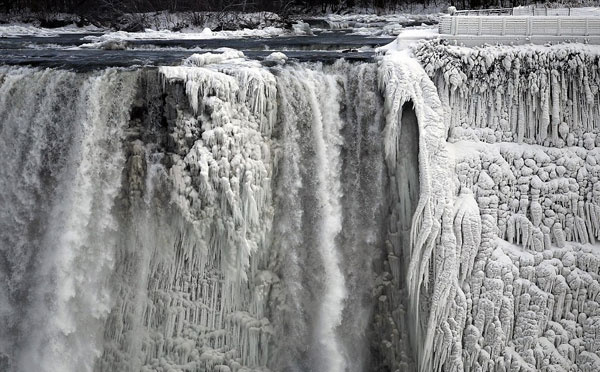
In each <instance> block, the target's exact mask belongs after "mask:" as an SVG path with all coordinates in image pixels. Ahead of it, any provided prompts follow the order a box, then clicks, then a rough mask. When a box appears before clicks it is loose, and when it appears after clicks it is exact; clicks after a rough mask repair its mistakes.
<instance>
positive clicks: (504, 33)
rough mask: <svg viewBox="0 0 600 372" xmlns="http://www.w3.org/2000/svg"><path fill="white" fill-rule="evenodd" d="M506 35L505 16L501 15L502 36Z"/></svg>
mask: <svg viewBox="0 0 600 372" xmlns="http://www.w3.org/2000/svg"><path fill="white" fill-rule="evenodd" d="M504 35H506V17H502V36H504Z"/></svg>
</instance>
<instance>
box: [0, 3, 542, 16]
mask: <svg viewBox="0 0 600 372" xmlns="http://www.w3.org/2000/svg"><path fill="white" fill-rule="evenodd" d="M535 2H536V1H529V0H449V1H448V0H424V1H414V0H0V11H2V12H13V11H22V10H30V11H33V12H48V13H50V12H63V13H72V14H77V15H85V16H90V15H94V14H115V13H133V12H153V11H162V10H168V11H173V12H179V11H245V12H249V11H272V12H276V13H289V12H291V11H293V10H296V11H323V12H338V11H343V10H345V9H350V8H353V7H362V8H374V9H382V10H393V9H397V8H410V7H417V8H418V7H430V6H438V5H439V6H444V5H446V4H448V3H451V4H452V5H455V6H456V7H457V8H459V9H477V8H488V7H512V6H518V5H527V4H530V3H535ZM538 2H539V1H538Z"/></svg>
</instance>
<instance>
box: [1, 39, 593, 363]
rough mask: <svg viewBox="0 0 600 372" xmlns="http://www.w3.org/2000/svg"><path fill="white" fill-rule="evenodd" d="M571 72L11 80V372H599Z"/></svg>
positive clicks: (471, 59)
mask: <svg viewBox="0 0 600 372" xmlns="http://www.w3.org/2000/svg"><path fill="white" fill-rule="evenodd" d="M419 48H420V49H419ZM561 48H563V47H562V46H556V53H555V52H552V50H554V49H551V53H554V54H555V55H554V54H552V55H551V58H550V57H548V58H546V57H544V56H542V57H540V56H541V55H542V54H543V53H542V51H541V50H536V51H534V52H531V53H530V54H531V56H529V57H527V58H526V63H522V62H523V60H520V58H521V56H522V54H521V53H522V51H518V52H514V51H513V52H510V51H508V52H507V51H506V50H502V51H501V53H500V52H491V53H488V52H487V51H486V50H482V51H477V52H473V53H471V52H468V53H467V52H465V51H464V50H462V49H457V48H454V47H449V46H446V45H443V44H436V43H434V42H431V43H429V44H423V45H421V46H420V47H418V48H417V49H415V51H414V52H415V53H416V55H417V58H419V60H420V62H419V61H417V59H415V58H413V57H412V56H410V54H409V53H407V52H389V53H388V54H387V55H385V56H384V57H381V58H378V61H377V63H365V62H355V63H349V62H347V61H343V60H340V61H337V62H335V63H333V64H331V65H323V64H320V63H298V62H294V61H291V60H288V61H287V62H286V59H285V58H284V57H285V56H282V55H279V54H277V55H274V56H272V58H271V57H270V58H268V59H266V60H265V61H263V62H258V61H252V60H248V59H246V58H245V57H244V55H243V54H242V53H241V52H237V51H231V50H227V51H224V52H223V53H220V54H211V53H206V54H203V55H194V56H192V57H190V58H189V59H187V60H186V61H184V63H183V64H182V65H181V66H164V67H160V68H132V69H105V70H102V71H96V72H86V73H82V72H72V71H66V70H62V69H46V70H41V69H34V68H20V67H2V68H0V155H1V156H2V159H3V161H4V163H3V164H2V166H1V167H0V371H3V372H4V371H7V372H31V371H48V372H50V371H53V372H54V371H61V372H62V371H78V372H79V371H94V372H115V371H118V372H121V371H131V372H138V371H144V372H149V371H161V372H162V371H194V372H197V371H216V372H267V371H274V372H283V371H285V372H288V371H290V372H307V371H314V372H325V371H326V372H363V371H417V370H418V371H421V372H429V371H459V370H478V371H492V370H495V369H500V370H504V369H506V370H509V369H511V370H513V369H514V370H517V369H518V370H521V371H533V370H535V368H538V367H539V368H546V367H549V366H554V365H558V364H559V365H560V366H561V367H564V368H562V370H576V371H580V370H581V371H586V372H588V371H590V372H591V371H596V370H598V368H600V357H598V353H597V351H598V350H600V341H598V340H600V338H599V337H598V335H600V313H599V312H598V298H600V297H598V296H600V295H599V293H600V285H598V281H599V279H598V275H600V274H599V269H598V268H599V267H600V264H599V262H600V258H599V257H600V256H599V255H598V251H597V239H599V236H600V235H598V231H600V228H599V226H600V225H599V224H598V221H597V220H598V218H597V217H598V216H600V212H599V211H600V207H599V205H600V202H599V201H600V188H599V187H598V182H596V181H597V180H598V177H600V166H599V165H598V164H600V157H599V153H598V151H597V149H598V141H599V140H598V139H599V138H600V135H598V129H597V125H595V124H594V123H595V122H594V120H592V119H593V118H594V117H595V116H597V113H598V112H597V110H596V109H595V108H596V107H597V105H595V103H597V100H598V95H597V93H598V92H597V89H596V88H597V85H598V84H597V83H596V81H597V80H598V74H597V71H596V70H597V69H594V68H589V66H597V65H598V57H597V56H592V55H586V54H585V53H583V52H577V51H572V52H570V53H563V52H564V50H562V49H561ZM509 52H510V53H509ZM461 53H464V55H461ZM486 53H488V54H486ZM511 53H513V54H514V55H513V54H511ZM528 53H529V52H528ZM544 53H545V52H544ZM505 54H506V55H505ZM563 59H564V60H565V61H567V60H568V63H562V62H560V61H562V60H563ZM554 60H559V62H558V64H557V63H554V62H551V61H554ZM444 61H450V62H448V63H449V64H447V63H446V62H444ZM465 61H467V62H468V63H469V64H470V66H476V68H474V69H473V70H472V71H471V72H469V71H467V72H469V74H472V75H473V76H476V77H477V79H466V78H465V76H471V75H468V74H466V73H465V72H464V71H463V70H464V69H465V67H464V66H465V65H464V63H465ZM534 61H537V62H540V63H542V65H543V64H544V63H548V65H547V66H546V67H544V68H543V69H542V73H540V74H537V73H533V72H531V71H538V70H536V67H532V66H533V62H534ZM559 65H560V66H563V67H564V66H566V67H564V68H567V69H568V70H565V71H562V70H561V71H560V72H558V71H557V69H559ZM423 66H424V67H423ZM440 66H446V67H447V70H444V68H446V67H444V68H442V67H440ZM490 66H495V67H494V70H493V73H494V74H495V75H493V76H494V77H493V79H490V80H489V81H488V82H487V83H486V84H482V85H481V86H479V85H478V84H477V83H475V82H474V81H477V80H478V79H482V76H487V75H486V74H488V73H489V72H490V71H491V70H490V68H491V67H490ZM563 67H560V68H563ZM442 70H443V71H442ZM428 74H429V75H428ZM561 74H562V75H561ZM576 78H577V79H580V81H581V82H582V84H583V85H582V86H583V87H585V89H579V88H577V83H576V82H577V81H579V80H577V79H576ZM432 80H433V81H435V82H436V84H435V85H434V83H433V82H432ZM525 80H527V81H528V82H531V84H530V85H528V84H529V83H528V84H524V83H523V81H525ZM548 82H551V84H550V85H549V84H548ZM490 84H491V85H490ZM471 85H473V86H471ZM490 87H492V88H490ZM505 88H506V89H505ZM477 89H480V90H481V92H483V93H482V95H471V92H472V91H473V90H477ZM438 92H441V95H440V94H439V93H438ZM481 92H480V93H481ZM481 97H484V98H485V99H484V101H485V100H487V101H489V102H487V101H486V102H487V103H485V102H484V103H482V102H483V101H481V99H480V98H481ZM522 97H527V101H526V104H525V105H521V104H520V102H521V100H522ZM573 102H579V106H581V107H582V109H580V108H579V106H578V105H574V104H573ZM453 110H455V111H453ZM461 113H464V114H465V115H462V114H461ZM496 113H497V114H498V115H496ZM549 113H552V115H550V114H549ZM561 115H562V116H561ZM488 118H492V120H487V119H488ZM523 118H526V120H525V121H523V120H521V119H523ZM445 119H448V120H445ZM475 119H478V120H475ZM479 119H481V120H479ZM559 119H560V120H559ZM523 122H525V123H526V124H527V125H526V126H523V125H521V124H522V123H523ZM537 128H541V130H538V129H537ZM513 129H514V130H516V134H515V133H513V131H514V130H513ZM513 139H514V140H516V141H517V142H523V143H519V144H514V143H510V141H511V140H513ZM448 141H450V142H452V141H455V142H456V143H449V142H448ZM501 141H509V142H508V143H507V142H501ZM549 145H553V146H557V147H556V148H554V147H550V146H549ZM565 146H566V147H565ZM515 195H518V196H515ZM511 198H512V199H511ZM556 345H558V346H556ZM553 363H555V364H553ZM556 363H558V364H556ZM555 370H559V369H555Z"/></svg>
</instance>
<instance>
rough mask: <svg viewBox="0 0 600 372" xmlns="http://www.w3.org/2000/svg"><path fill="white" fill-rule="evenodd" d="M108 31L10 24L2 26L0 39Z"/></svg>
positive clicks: (93, 28)
mask: <svg viewBox="0 0 600 372" xmlns="http://www.w3.org/2000/svg"><path fill="white" fill-rule="evenodd" d="M104 31H106V29H103V28H100V27H97V26H94V25H88V26H84V27H78V26H77V25H75V24H72V25H69V26H64V27H57V28H45V27H38V26H34V25H31V24H25V23H20V24H10V25H0V38H8V37H19V36H36V37H54V36H58V35H60V34H80V33H90V32H104Z"/></svg>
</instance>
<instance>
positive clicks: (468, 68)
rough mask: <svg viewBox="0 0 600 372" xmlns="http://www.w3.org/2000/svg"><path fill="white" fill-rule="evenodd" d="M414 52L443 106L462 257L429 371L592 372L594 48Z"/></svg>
mask: <svg viewBox="0 0 600 372" xmlns="http://www.w3.org/2000/svg"><path fill="white" fill-rule="evenodd" d="M415 54H416V56H417V58H418V59H419V60H420V62H421V64H422V65H423V67H424V69H425V70H426V71H427V73H428V74H429V76H430V77H431V79H432V80H433V81H434V83H435V84H436V86H437V90H438V92H439V96H440V99H441V101H442V103H443V106H444V108H445V117H446V120H447V125H448V139H447V141H448V149H449V152H450V153H451V158H453V161H452V168H453V169H452V171H453V180H454V181H453V182H452V186H451V187H452V188H453V189H454V194H455V202H454V205H455V208H454V231H455V235H456V240H457V254H459V255H460V257H461V262H460V266H459V267H458V272H457V274H458V280H459V284H460V288H461V292H462V293H461V294H460V296H458V295H457V296H456V297H455V299H454V304H453V308H455V309H456V311H457V312H458V313H460V314H461V316H460V320H458V319H456V318H454V320H453V322H450V321H449V327H448V326H445V325H443V326H440V327H439V329H438V334H439V341H438V343H437V345H438V346H437V350H448V356H445V355H444V356H442V358H441V359H440V363H443V364H442V365H440V367H441V368H442V369H443V370H454V369H461V370H482V371H491V370H494V371H496V370H502V371H503V370H511V371H512V370H521V371H536V370H552V371H595V370H598V368H600V354H599V351H600V349H599V348H598V345H599V344H598V341H599V338H598V335H599V331H600V328H598V327H599V320H600V318H599V316H600V308H599V304H598V297H597V296H598V291H599V288H600V287H599V284H598V280H599V274H600V271H599V269H600V267H599V262H600V261H599V260H600V246H599V245H598V240H597V239H599V238H600V235H599V233H600V230H599V229H598V224H599V222H600V215H599V214H598V211H599V210H600V198H599V197H600V193H599V192H600V182H598V178H599V177H600V167H599V166H598V165H597V164H598V162H599V161H600V159H599V155H600V153H599V152H598V144H599V143H600V142H598V141H599V140H600V136H599V135H598V133H599V131H600V126H599V123H600V116H599V114H600V113H599V111H598V108H599V107H600V105H599V104H598V103H599V93H598V87H599V84H600V76H599V75H598V66H599V61H600V59H599V53H598V49H595V48H593V47H586V46H583V45H577V44H575V45H572V46H565V45H561V46H553V47H485V48H477V49H468V48H460V47H452V46H447V45H444V44H443V43H438V42H430V43H426V44H423V45H422V46H420V47H419V48H417V50H416V51H415ZM454 351H458V352H459V354H455V356H451V355H452V354H453V353H454ZM436 357H437V356H436Z"/></svg>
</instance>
